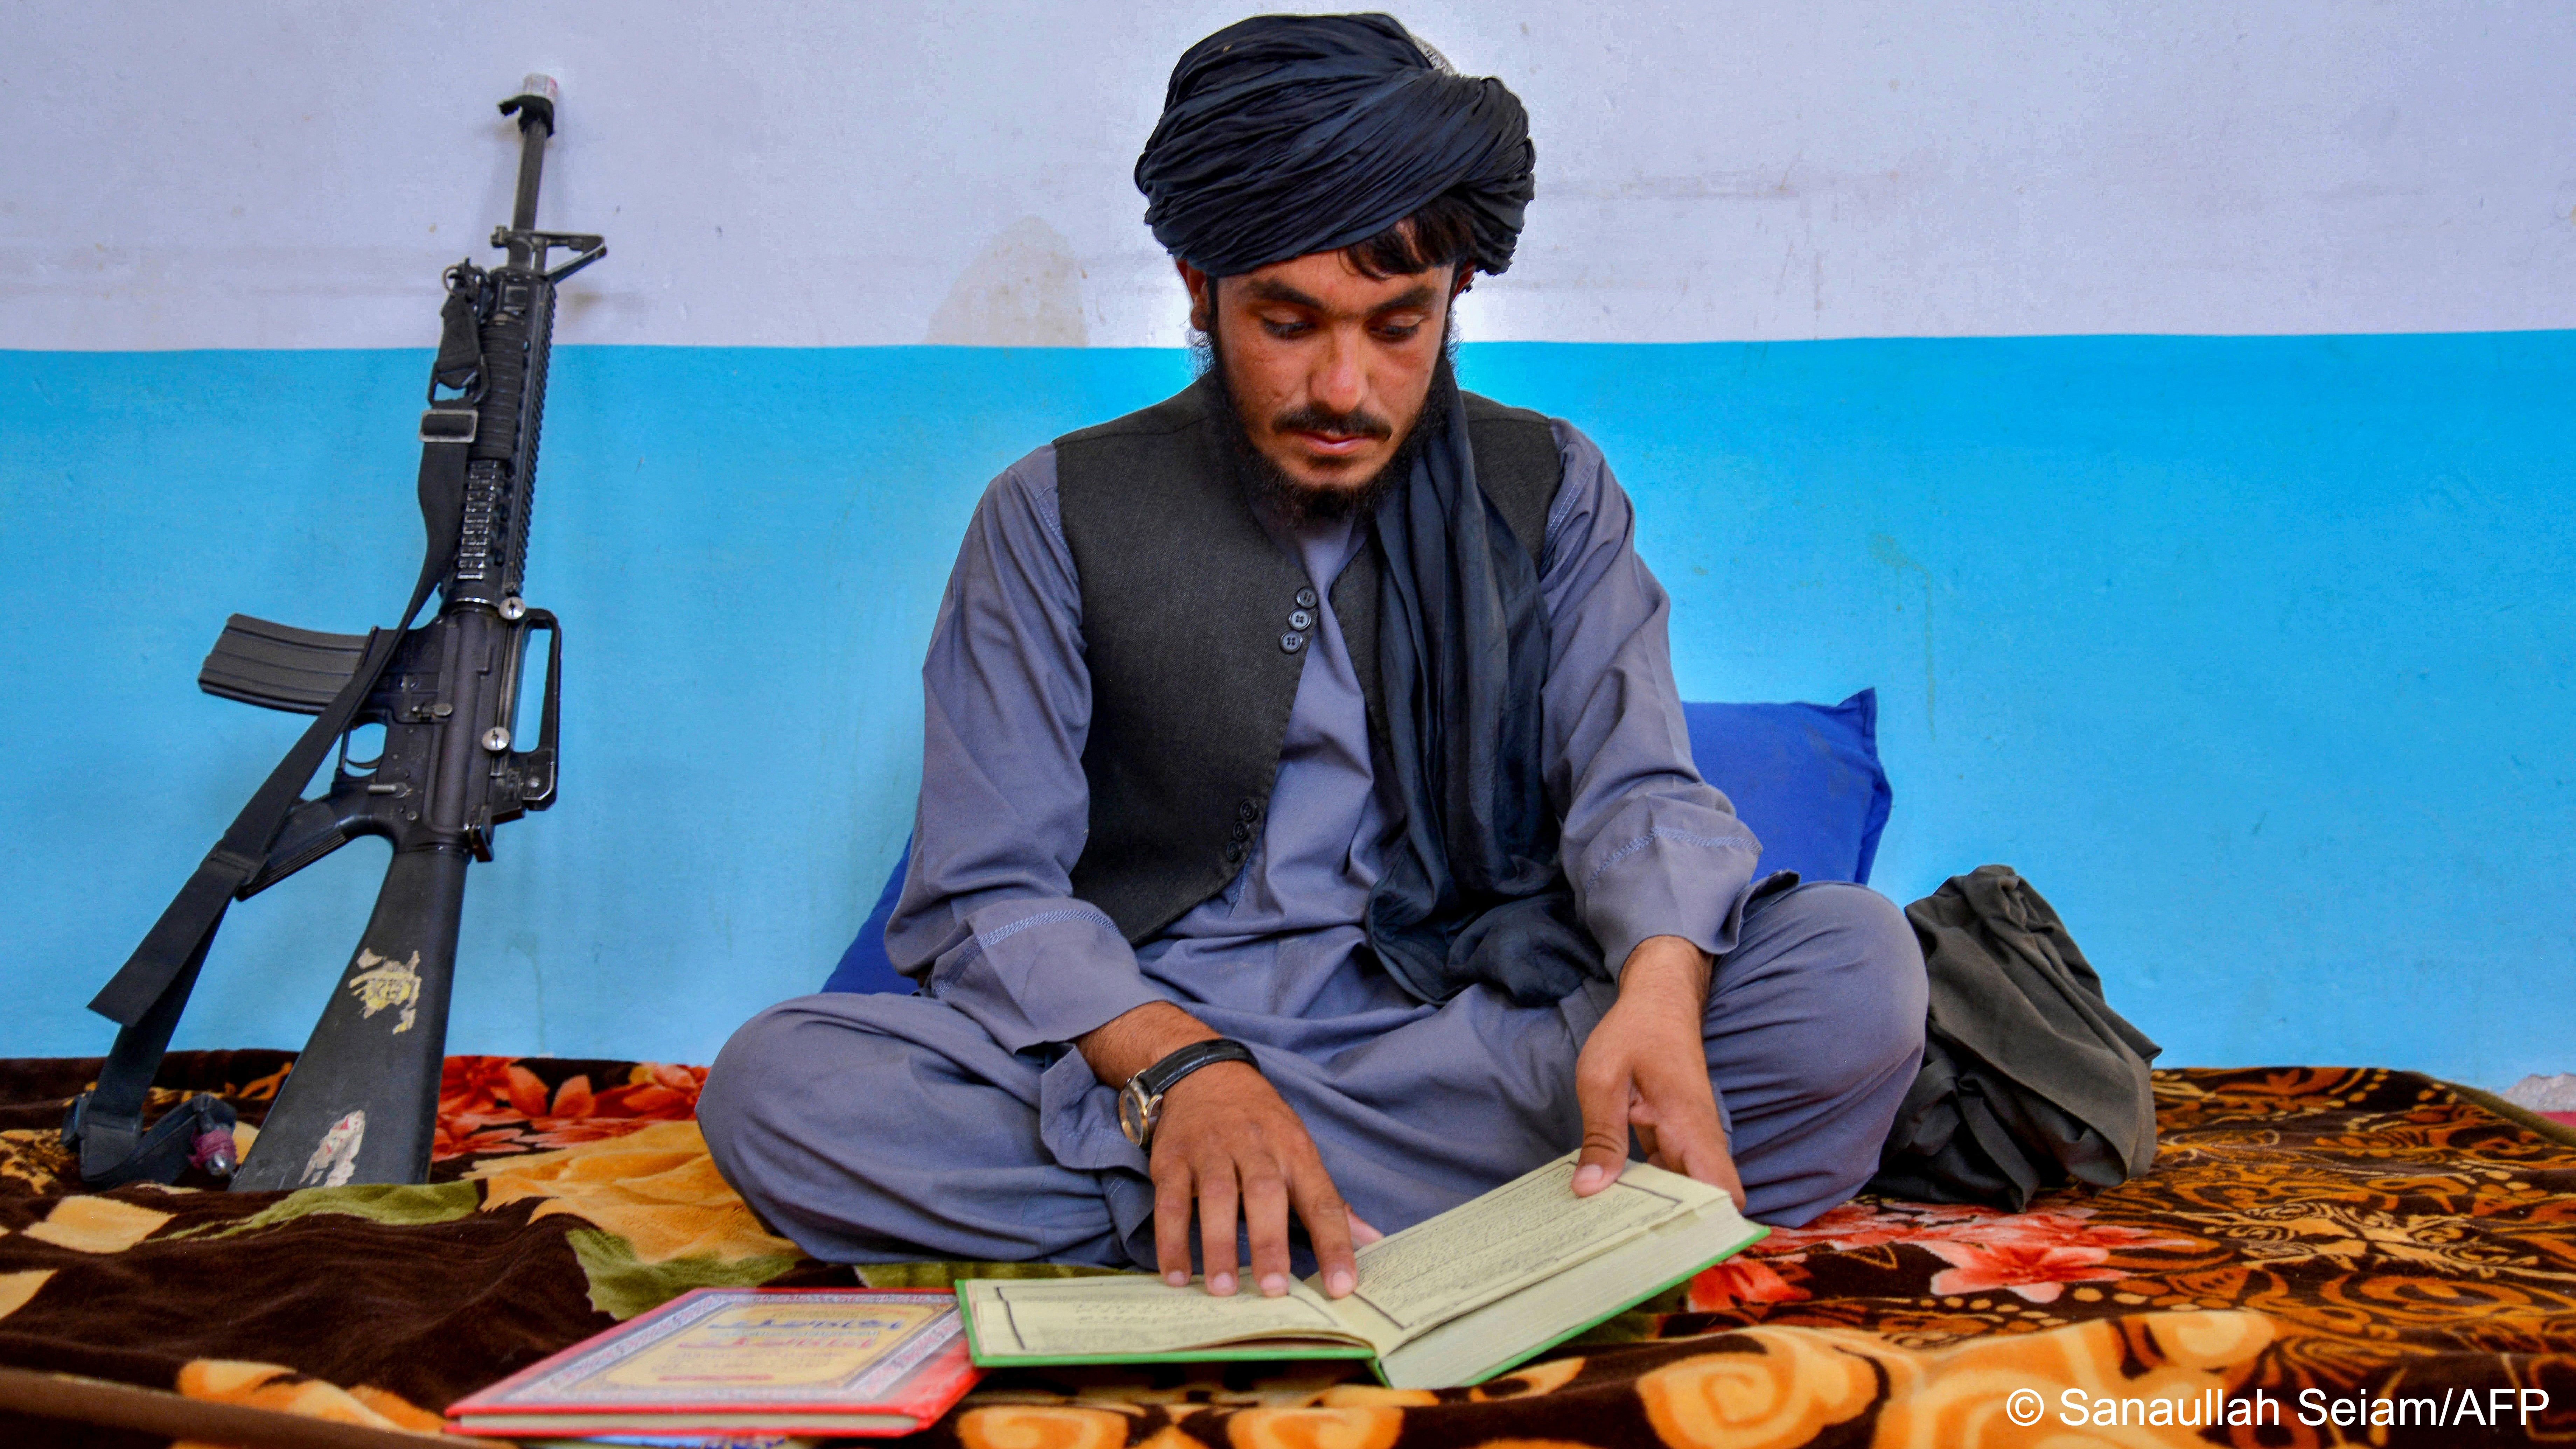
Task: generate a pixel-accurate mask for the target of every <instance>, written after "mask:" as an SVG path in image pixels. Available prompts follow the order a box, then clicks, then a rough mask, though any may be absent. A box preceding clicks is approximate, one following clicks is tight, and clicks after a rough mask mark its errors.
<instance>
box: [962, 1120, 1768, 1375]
mask: <svg viewBox="0 0 2576 1449" xmlns="http://www.w3.org/2000/svg"><path fill="white" fill-rule="evenodd" d="M1574 1160H1575V1159H1574V1154H1572V1153H1568V1154H1566V1155H1565V1156H1563V1157H1560V1158H1558V1159H1557V1160H1556V1161H1554V1162H1551V1163H1549V1164H1547V1165H1546V1166H1544V1167H1541V1168H1539V1169H1538V1170H1537V1171H1535V1172H1532V1173H1530V1174H1528V1175H1527V1176H1524V1177H1520V1178H1516V1179H1514V1180H1513V1181H1511V1182H1507V1183H1505V1184H1503V1185H1502V1186H1501V1187H1498V1188H1495V1189H1494V1190H1493V1191H1492V1192H1489V1193H1486V1194H1485V1195H1484V1196H1482V1197H1479V1198H1475V1199H1473V1200H1471V1201H1468V1202H1465V1203H1461V1204H1459V1205H1458V1206H1457V1207H1454V1208H1451V1209H1450V1210H1449V1211H1447V1212H1445V1213H1442V1214H1441V1215H1439V1216H1438V1217H1436V1218H1431V1219H1429V1220H1427V1221H1424V1222H1420V1223H1416V1224H1414V1225H1413V1226H1412V1227H1409V1228H1407V1229H1405V1230H1404V1231H1403V1232H1400V1233H1396V1234H1394V1235H1392V1236H1390V1237H1386V1238H1382V1239H1380V1240H1379V1241H1377V1242H1374V1243H1371V1244H1369V1245H1368V1246H1366V1247H1364V1248H1361V1249H1360V1250H1359V1255H1358V1256H1359V1286H1358V1287H1357V1288H1356V1289H1355V1290H1354V1291H1353V1292H1352V1293H1351V1295H1350V1296H1349V1297H1347V1298H1341V1299H1333V1298H1327V1297H1325V1296H1324V1292H1323V1288H1322V1285H1321V1284H1320V1283H1318V1282H1316V1281H1314V1280H1311V1279H1310V1280H1307V1281H1305V1282H1291V1283H1290V1284H1289V1285H1288V1292H1287V1293H1286V1294H1285V1295H1284V1296H1282V1297H1278V1298H1264V1297H1262V1296H1260V1294H1259V1293H1258V1292H1256V1291H1254V1290H1253V1289H1252V1288H1251V1287H1250V1286H1249V1285H1246V1287H1245V1288H1244V1290H1243V1291H1242V1292H1239V1293H1237V1294H1235V1295H1234V1296H1232V1297H1228V1298H1218V1297H1214V1296H1212V1295H1211V1294H1209V1293H1208V1292H1207V1290H1206V1289H1205V1288H1204V1287H1201V1286H1199V1285H1198V1284H1196V1283H1193V1284H1192V1285H1191V1286H1189V1287H1187V1288H1175V1287H1172V1286H1171V1285H1170V1284H1168V1283H1165V1282H1164V1281H1163V1280H1162V1279H1160V1278H1156V1277H1150V1276H1143V1275H1130V1274H1122V1275H1118V1276H1114V1277H1101V1278H1039V1279H1026V1278H966V1279H961V1280H959V1282H958V1284H957V1299H958V1302H959V1303H960V1304H961V1305H962V1306H963V1307H964V1309H965V1315H966V1333H967V1340H968V1343H969V1344H970V1346H971V1350H972V1352H973V1355H974V1359H975V1362H976V1363H978V1364H981V1365H983V1366H985V1367H988V1368H989V1367H1003V1366H1008V1365H1028V1364H1068V1363H1147V1362H1163V1361H1176V1360H1191V1359H1237V1358H1242V1359H1249V1358H1366V1359H1370V1360H1372V1361H1373V1367H1374V1368H1375V1369H1376V1371H1377V1376H1378V1377H1379V1379H1381V1380H1383V1381H1384V1382H1386V1383H1387V1384H1389V1385H1392V1386H1393V1387H1396V1388H1400V1389H1436V1388H1450V1387H1456V1386H1463V1385H1466V1384H1474V1383H1481V1382H1483V1381H1484V1380H1486V1379H1489V1378H1491V1377H1493V1376H1494V1375H1496V1374H1498V1373H1501V1372H1502V1371H1503V1370H1505V1369H1508V1368H1510V1367H1511V1366H1513V1365H1514V1364H1517V1363H1519V1362H1521V1361H1522V1360H1524V1359H1527V1358H1528V1357H1530V1356H1531V1355H1532V1354H1535V1353H1538V1352H1540V1351H1541V1350H1543V1349H1546V1348H1549V1347H1551V1346H1553V1345H1555V1344H1558V1343H1561V1342H1563V1341H1564V1340H1566V1339H1568V1338H1571V1337H1573V1336H1574V1335H1576V1334H1578V1333H1581V1332H1582V1331H1583V1330H1585V1329H1587V1328H1590V1327H1591V1326H1593V1325H1594V1324H1596V1323H1599V1322H1601V1321H1602V1320H1603V1319H1605V1318H1608V1317H1610V1316H1611V1315H1613V1314H1616V1313H1619V1312H1621V1311H1623V1310H1625V1309H1627V1308H1629V1307H1631V1306H1633V1305H1635V1304H1637V1303H1640V1302H1643V1301H1644V1300H1646V1299H1648V1298H1651V1297H1653V1296H1654V1295H1655V1294H1657V1293H1660V1292H1662V1291H1663V1290H1665V1289H1667V1288H1670V1287H1672V1286H1673V1285H1675V1284H1677V1283H1680V1282H1683V1281H1685V1280H1687V1279H1688V1278H1689V1277H1690V1276H1691V1275H1692V1274H1694V1273H1697V1272H1698V1271H1699V1270H1701V1269H1702V1268H1705V1267H1707V1266H1708V1265H1709V1264H1711V1263H1714V1262H1717V1261H1718V1260H1719V1259H1721V1258H1725V1257H1727V1256H1728V1255H1730V1254H1733V1253H1736V1252H1738V1251H1741V1250H1742V1249H1744V1248H1745V1247H1747V1246H1749V1245H1751V1244H1753V1243H1755V1242H1758V1241H1760V1239H1761V1238H1762V1235H1763V1234H1764V1233H1766V1232H1768V1231H1769V1229H1767V1228H1763V1227H1759V1226H1757V1225H1755V1224H1753V1223H1749V1222H1747V1221H1745V1220H1744V1218H1743V1216H1742V1215H1741V1214H1739V1213H1737V1212H1736V1210H1735V1203H1734V1200H1733V1199H1731V1198H1729V1197H1728V1196H1727V1195H1726V1194H1725V1193H1723V1192H1721V1191H1719V1190H1718V1189H1716V1188H1713V1187H1709V1186H1706V1185H1705V1184H1702V1183H1697V1182H1693V1181H1692V1180H1690V1179H1689V1178H1686V1177H1682V1176H1679V1175H1677V1174H1674V1173H1670V1172H1664V1171H1662V1170H1660V1169H1657V1168H1654V1167H1650V1166H1648V1165H1647V1164H1645V1163H1642V1162H1631V1163H1629V1164H1628V1165H1627V1166H1626V1167H1625V1168H1623V1169H1621V1171H1620V1174H1619V1180H1618V1181H1617V1182H1615V1183H1613V1184H1611V1185H1610V1186H1609V1187H1607V1188H1605V1189H1603V1190H1602V1191H1600V1192H1598V1193H1595V1194H1593V1195H1592V1196H1591V1197H1576V1196H1575V1195H1574Z"/></svg>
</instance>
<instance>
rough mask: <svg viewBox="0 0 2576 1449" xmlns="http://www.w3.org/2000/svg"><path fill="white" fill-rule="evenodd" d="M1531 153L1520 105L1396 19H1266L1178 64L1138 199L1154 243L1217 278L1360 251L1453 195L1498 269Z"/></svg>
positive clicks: (1513, 228) (1485, 256)
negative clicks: (1457, 67)
mask: <svg viewBox="0 0 2576 1449" xmlns="http://www.w3.org/2000/svg"><path fill="white" fill-rule="evenodd" d="M1535 156H1536V152H1535V150H1534V149H1533V148H1532V146H1531V145H1530V138H1529V114H1528V113H1527V112H1526V111H1523V110H1522V109H1521V103H1520V99H1519V98H1518V97H1516V96H1514V95H1513V94H1512V93H1511V91H1510V90H1509V89H1507V88H1506V87H1505V86H1504V85H1503V83H1502V82H1501V81H1498V80H1494V79H1492V78H1490V77H1485V78H1478V77H1474V76H1462V75H1459V74H1457V73H1456V72H1455V71H1452V70H1450V69H1449V67H1448V65H1447V63H1446V62H1443V61H1441V60H1440V59H1439V58H1438V57H1437V56H1435V55H1433V54H1432V53H1430V52H1429V51H1428V50H1426V49H1425V48H1424V47H1423V45H1422V43H1421V42H1419V41H1417V40H1415V39H1414V38H1413V37H1412V36H1411V35H1410V34H1408V33H1406V31H1405V28H1404V27H1403V26H1402V25H1399V24H1397V23H1396V20H1395V17H1393V16H1391V15H1257V16H1254V17H1253V18H1252V19H1250V20H1244V21H1238V22H1237V23H1235V24H1233V25H1229V26H1227V27H1226V28H1225V29H1223V30H1220V31H1218V32H1217V33H1216V34H1214V35H1211V36H1209V37H1208V38H1207V39H1205V40H1202V41H1200V42H1199V43H1198V44H1196V45H1194V46H1191V47H1190V49H1189V52H1188V53H1187V54H1185V55H1183V56H1182V57H1181V63H1180V64H1179V65H1177V66H1174V67H1173V68H1172V84H1171V87H1170V89H1169V90H1167V91H1166V92H1165V93H1164V96H1163V119H1162V120H1161V121H1160V122H1159V123H1157V124H1156V125H1155V127H1154V134H1153V137H1152V139H1150V140H1148V141H1147V142H1146V143H1145V154H1144V155H1142V156H1139V157H1137V158H1136V189H1137V190H1139V191H1142V192H1144V193H1145V200H1146V207H1145V224H1146V225H1147V226H1150V227H1152V228H1153V229H1154V239H1155V240H1157V241H1159V242H1161V243H1162V244H1163V246H1164V248H1165V249H1166V250H1167V251H1169V252H1171V253H1172V255H1174V256H1176V257H1179V258H1180V259H1181V260H1183V261H1185V262H1188V263H1189V264H1190V265H1192V266H1194V267H1197V268H1199V269H1200V270H1202V271H1205V272H1209V273H1212V274H1214V275H1216V276H1221V277H1231V276H1240V275H1241V274H1243V273H1245V272H1249V271H1252V270H1253V269H1255V268H1257V267H1266V266H1268V265H1270V264H1271V263H1273V262H1283V261H1286V260H1288V259H1289V258H1291V257H1301V256H1305V255H1307V254H1308V253H1310V252H1328V251H1338V250H1340V249H1341V248H1343V247H1347V246H1351V245H1354V244H1356V243H1359V242H1363V241H1366V240H1368V239H1369V238H1370V237H1373V236H1376V235H1377V234H1378V233H1379V232H1382V231H1384V230H1386V229H1387V228H1388V227H1391V226H1393V225H1395V224H1396V223H1397V222H1399V221H1402V220H1404V219H1405V218H1406V217H1408V216H1411V215H1412V214H1413V213H1415V212H1416V211H1419V210H1421V209H1422V207H1423V206H1424V205H1425V204H1427V203H1429V202H1430V201H1432V200H1433V199H1434V198H1436V197H1438V196H1440V195H1441V194H1443V193H1445V192H1449V191H1452V190H1455V191H1457V192H1458V193H1459V195H1460V196H1461V198H1462V199H1464V200H1465V201H1466V202H1467V203H1468V210H1469V213H1470V215H1471V217H1472V224H1473V227H1474V242H1473V250H1472V252H1471V259H1472V260H1473V262H1474V263H1475V266H1476V269H1477V270H1478V271H1481V272H1488V273H1491V272H1500V271H1502V270H1503V269H1505V268H1506V267H1509V266H1510V265H1511V264H1512V244H1513V243H1514V242H1515V241H1517V240H1518V239H1519V237H1520V230H1521V210H1522V208H1523V207H1524V206H1526V205H1527V204H1528V202H1529V199H1530V195H1531V190H1532V188H1531V184H1530V169H1531V167H1532V166H1533V164H1535Z"/></svg>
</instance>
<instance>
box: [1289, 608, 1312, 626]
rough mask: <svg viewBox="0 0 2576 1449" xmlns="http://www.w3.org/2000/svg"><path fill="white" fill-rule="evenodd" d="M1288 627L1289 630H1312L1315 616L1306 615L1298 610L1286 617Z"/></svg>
mask: <svg viewBox="0 0 2576 1449" xmlns="http://www.w3.org/2000/svg"><path fill="white" fill-rule="evenodd" d="M1288 627H1289V628H1291V629H1312V628H1314V627H1315V616H1314V615H1312V614H1309V613H1307V612H1306V611H1305V610H1303V609H1299V610H1298V611H1296V612H1295V613H1293V614H1290V615H1289V616H1288Z"/></svg>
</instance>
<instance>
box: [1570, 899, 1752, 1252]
mask: <svg viewBox="0 0 2576 1449" xmlns="http://www.w3.org/2000/svg"><path fill="white" fill-rule="evenodd" d="M1708 977H1709V958H1708V954H1707V953H1706V952H1704V951H1702V950H1700V949H1699V948H1698V947H1697V946H1694V945H1692V944H1691V943H1690V942H1688V941H1686V940H1683V939H1682V938H1681V937H1679V936H1651V937H1648V938H1647V939H1646V940H1644V941H1641V942H1639V943H1638V945H1637V949H1636V950H1634V951H1632V952H1630V953H1629V954H1628V962H1627V965H1626V966H1625V967H1624V968H1622V969H1621V971H1620V973H1619V999H1618V1001H1617V1002H1615V1003H1614V1004H1612V1006H1611V1008H1610V1010H1609V1011H1608V1012H1606V1013H1604V1014H1603V1016H1602V1018H1601V1024H1600V1025H1598V1026H1596V1027H1594V1028H1593V1029H1592V1035H1591V1037H1590V1039H1588V1040H1587V1041H1585V1042H1584V1044H1583V1053H1582V1055H1581V1056H1579V1057H1577V1058H1576V1059H1575V1063H1574V1090H1575V1096H1576V1099H1577V1100H1578V1101H1580V1102H1581V1103H1582V1105H1583V1155H1582V1156H1581V1157H1579V1158H1577V1159H1576V1160H1575V1168H1574V1191H1575V1193H1576V1194H1577V1195H1578V1196H1584V1197H1588V1196H1590V1195H1591V1194H1593V1193H1596V1192H1599V1191H1600V1190H1601V1189H1603V1188H1605V1187H1608V1186H1609V1185H1610V1184H1612V1183H1614V1182H1616V1181H1618V1180H1619V1169H1620V1168H1621V1167H1623V1166H1625V1165H1626V1163H1627V1161H1628V1134H1629V1132H1630V1131H1631V1130H1634V1131H1635V1133H1636V1135H1637V1143H1638V1145H1639V1146H1641V1147H1643V1148H1645V1149H1646V1160H1647V1161H1648V1162H1651V1163H1653V1164H1654V1165H1655V1166H1657V1167H1660V1168H1663V1169H1665V1170H1666V1171H1668V1172H1678V1173H1680V1174H1682V1175H1683V1176H1685V1177H1689V1178H1694V1179H1696V1180H1698V1181H1700V1182H1704V1183H1707V1184H1709V1185H1710V1186H1711V1187H1722V1188H1724V1189H1726V1191H1727V1194H1728V1195H1729V1196H1731V1197H1733V1198H1734V1199H1735V1205H1736V1206H1737V1207H1738V1208H1741V1207H1743V1206H1744V1182H1743V1180H1742V1179H1741V1178H1739V1177H1738V1176H1737V1175H1736V1172H1735V1159H1734V1157H1733V1156H1731V1155H1730V1154H1729V1153H1728V1152H1727V1150H1726V1129H1725V1127H1724V1125H1723V1123H1722V1119H1720V1118H1719V1116H1718V1114H1717V1093H1716V1092H1715V1091H1714V1090H1712V1089H1711V1088H1710V1086H1709V1083H1708V1048H1707V1045H1706V1041H1705V1037H1704V1033H1705V1030H1706V1029H1705V1027H1704V1026H1703V1025H1702V1013H1703V1012H1704V1011H1705V1010H1706V1009H1707V1005H1708Z"/></svg>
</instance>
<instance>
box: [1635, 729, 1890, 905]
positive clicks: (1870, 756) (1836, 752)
mask: <svg viewBox="0 0 2576 1449" xmlns="http://www.w3.org/2000/svg"><path fill="white" fill-rule="evenodd" d="M1682 717H1683V718H1684V719H1686V720H1688V721H1689V722H1690V743H1691V758H1692V759H1693V760H1696V761H1697V762H1698V763H1699V772H1700V774H1701V775H1702V776H1704V777H1706V778H1707V780H1708V782H1709V783H1710V784H1712V785H1715V786H1716V787H1717V788H1719V789H1721V790H1723V791H1725V792H1726V798H1727V799H1729V800H1732V801H1734V802H1735V815H1736V818H1737V819H1739V820H1742V821H1743V822H1744V823H1745V824H1747V825H1750V826H1752V827H1753V833H1754V834H1755V835H1758V836H1760V837H1761V838H1762V869H1764V870H1766V871H1773V870H1794V871H1796V872H1797V873H1798V874H1799V875H1800V876H1802V877H1804V878H1805V879H1808V880H1847V881H1857V882H1859V883H1860V884H1862V885H1867V884H1868V883H1869V865H1870V862H1871V861H1872V860H1873V859H1875V858H1876V857H1877V855H1878V835H1879V832H1880V831H1882V830H1885V829H1886V828H1887V811H1888V806H1889V805H1890V804H1891V803H1892V802H1893V800H1894V798H1895V796H1894V793H1893V792H1892V791H1890V790H1889V789H1888V786H1887V771H1885V770H1883V769H1881V768H1880V767H1879V763H1878V691H1877V690H1875V689H1864V690H1862V691H1861V692H1860V693H1858V694H1855V695H1853V696H1852V697H1851V698H1849V699H1847V700H1844V701H1843V702H1842V703H1840V704H1685V705H1683V706H1682Z"/></svg>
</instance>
